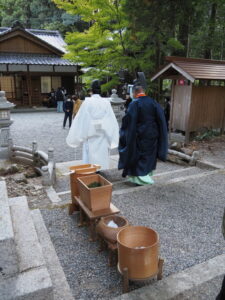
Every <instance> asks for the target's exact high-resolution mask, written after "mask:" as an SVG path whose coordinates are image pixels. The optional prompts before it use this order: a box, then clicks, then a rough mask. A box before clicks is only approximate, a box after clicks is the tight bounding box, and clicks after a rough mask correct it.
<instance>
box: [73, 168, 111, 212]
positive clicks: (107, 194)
mask: <svg viewBox="0 0 225 300" xmlns="http://www.w3.org/2000/svg"><path fill="white" fill-rule="evenodd" d="M77 180H78V187H79V193H80V199H81V201H82V202H83V203H84V204H85V205H86V206H87V207H88V208H89V209H90V210H91V211H98V210H102V209H107V208H109V207H110V202H111V198H112V183H111V182H109V181H108V180H106V179H105V178H104V177H102V176H101V175H98V174H95V175H90V176H85V177H78V178H77ZM93 182H98V183H100V184H101V186H100V187H95V188H89V187H88V185H89V184H91V183H93Z"/></svg>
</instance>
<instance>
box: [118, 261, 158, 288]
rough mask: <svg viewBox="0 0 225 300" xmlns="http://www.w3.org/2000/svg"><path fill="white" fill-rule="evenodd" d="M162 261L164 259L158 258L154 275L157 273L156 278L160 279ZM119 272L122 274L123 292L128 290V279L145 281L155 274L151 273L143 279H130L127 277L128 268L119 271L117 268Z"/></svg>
mask: <svg viewBox="0 0 225 300" xmlns="http://www.w3.org/2000/svg"><path fill="white" fill-rule="evenodd" d="M163 263H164V259H162V258H159V262H158V273H157V274H155V275H157V280H161V279H162V273H163ZM118 269H119V268H118ZM119 272H120V273H121V274H122V277H123V293H128V292H129V280H133V281H145V280H149V279H151V278H153V277H154V276H155V275H153V276H151V277H149V278H145V279H132V278H129V272H128V268H124V269H123V270H121V271H120V270H119Z"/></svg>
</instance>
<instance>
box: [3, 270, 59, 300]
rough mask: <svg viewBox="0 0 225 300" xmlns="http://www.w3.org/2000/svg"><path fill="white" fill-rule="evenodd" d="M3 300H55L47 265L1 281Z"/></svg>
mask: <svg viewBox="0 0 225 300" xmlns="http://www.w3.org/2000/svg"><path fill="white" fill-rule="evenodd" d="M0 293H1V300H53V299H54V298H53V293H52V281H51V278H50V276H49V273H48V271H47V269H46V267H41V268H35V269H32V270H29V271H27V272H24V273H20V274H18V275H17V276H15V277H12V278H8V279H5V280H3V281H0Z"/></svg>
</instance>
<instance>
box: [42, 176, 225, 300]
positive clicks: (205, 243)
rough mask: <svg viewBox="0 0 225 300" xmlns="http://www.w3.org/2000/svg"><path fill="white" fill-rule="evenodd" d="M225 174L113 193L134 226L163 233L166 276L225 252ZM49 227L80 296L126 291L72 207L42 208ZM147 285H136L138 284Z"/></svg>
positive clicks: (98, 296) (109, 295)
mask: <svg viewBox="0 0 225 300" xmlns="http://www.w3.org/2000/svg"><path fill="white" fill-rule="evenodd" d="M222 182H225V174H216V175H211V176H207V177H203V178H199V179H198V180H196V179H192V180H188V181H185V182H182V183H176V184H173V185H167V186H160V187H159V186H158V187H157V186H152V187H151V188H150V189H149V190H145V191H140V192H138V191H137V192H135V193H130V194H125V195H121V196H115V197H113V203H114V204H115V205H116V206H117V207H118V208H119V209H120V210H121V214H122V215H124V216H126V217H127V218H128V220H129V221H130V222H131V223H132V224H133V225H144V226H149V227H152V228H154V229H155V230H156V231H157V232H158V233H159V236H160V242H161V256H162V257H163V258H164V259H165V268H164V276H168V275H170V274H172V273H175V272H179V271H181V270H184V269H186V268H188V267H191V266H193V265H195V264H197V263H201V262H204V261H206V260H208V259H210V258H212V257H214V256H216V255H219V254H222V253H223V252H224V250H225V243H224V240H223V237H222V233H221V218H222V214H223V209H224V203H225V201H224V195H225V185H224V184H221V183H222ZM42 215H43V217H44V220H45V223H46V226H47V228H48V230H49V233H50V236H51V238H52V241H53V243H54V246H55V248H56V251H57V254H58V256H59V259H60V261H61V264H62V266H63V268H64V272H65V274H66V276H67V279H68V282H69V284H70V287H71V289H72V291H73V294H74V296H75V298H76V299H88V298H91V299H112V298H113V297H115V296H117V295H119V294H121V277H120V275H119V274H118V273H117V270H116V268H109V267H108V266H107V255H106V253H104V252H103V253H98V245H97V243H91V242H89V241H88V231H87V228H78V227H77V215H74V216H72V217H69V216H68V214H67V210H66V209H64V210H61V209H54V210H51V211H49V210H42ZM139 286H143V283H139V284H138V285H137V284H132V288H137V287H139Z"/></svg>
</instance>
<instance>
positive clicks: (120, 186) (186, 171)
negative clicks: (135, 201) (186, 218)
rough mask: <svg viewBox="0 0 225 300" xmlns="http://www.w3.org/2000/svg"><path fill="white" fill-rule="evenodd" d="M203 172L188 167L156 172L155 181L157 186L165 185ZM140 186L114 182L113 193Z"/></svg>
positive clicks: (124, 181)
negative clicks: (176, 179)
mask: <svg viewBox="0 0 225 300" xmlns="http://www.w3.org/2000/svg"><path fill="white" fill-rule="evenodd" d="M202 173H203V170H202V169H200V168H197V167H188V168H182V169H175V170H172V171H167V172H162V173H160V172H156V173H155V175H153V180H154V182H155V184H163V183H165V184H166V183H167V182H168V181H171V180H173V179H175V178H184V177H186V176H192V175H196V174H202ZM139 187H140V186H135V185H134V184H133V183H130V182H129V181H128V180H122V181H115V182H113V191H118V190H125V189H130V188H134V189H135V188H139Z"/></svg>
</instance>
